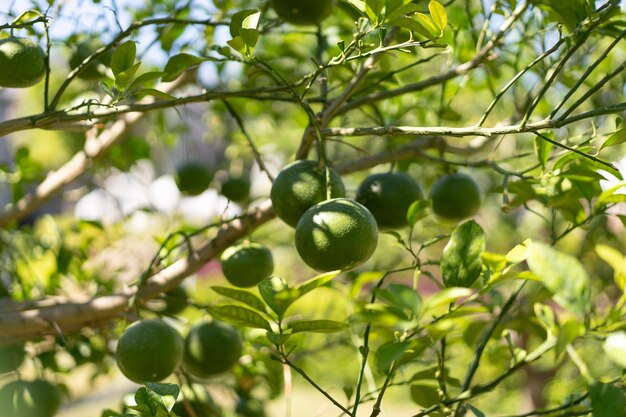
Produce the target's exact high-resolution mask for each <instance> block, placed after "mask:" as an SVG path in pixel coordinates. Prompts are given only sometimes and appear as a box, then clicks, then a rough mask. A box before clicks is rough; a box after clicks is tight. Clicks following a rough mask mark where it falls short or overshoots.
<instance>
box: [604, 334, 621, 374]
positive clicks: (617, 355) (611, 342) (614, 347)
mask: <svg viewBox="0 0 626 417" xmlns="http://www.w3.org/2000/svg"><path fill="white" fill-rule="evenodd" d="M603 347H604V352H605V353H606V356H608V357H609V359H610V360H611V361H612V362H614V363H615V364H616V365H619V366H621V367H622V368H624V369H626V332H615V333H611V334H610V335H609V336H608V337H607V338H606V340H605V341H604V346H603Z"/></svg>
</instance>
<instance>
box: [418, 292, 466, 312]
mask: <svg viewBox="0 0 626 417" xmlns="http://www.w3.org/2000/svg"><path fill="white" fill-rule="evenodd" d="M473 293H474V291H472V290H470V289H469V288H461V287H454V288H446V289H445V290H442V291H440V292H438V293H437V294H434V295H433V296H432V297H430V298H429V299H427V300H426V302H424V307H423V308H422V311H424V312H426V311H430V310H432V309H433V308H435V307H439V306H442V305H448V304H450V303H451V302H453V301H455V300H457V299H459V298H464V297H469V296H470V295H472V294H473Z"/></svg>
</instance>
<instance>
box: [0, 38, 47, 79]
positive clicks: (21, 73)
mask: <svg viewBox="0 0 626 417" xmlns="http://www.w3.org/2000/svg"><path fill="white" fill-rule="evenodd" d="M45 72H46V54H45V52H44V51H43V49H41V47H40V46H39V45H38V44H37V43H36V42H35V41H33V40H32V39H29V38H16V37H10V38H6V39H2V40H0V87H13V88H24V87H30V86H32V85H35V84H37V83H38V82H39V81H41V79H42V78H43V76H44V74H45Z"/></svg>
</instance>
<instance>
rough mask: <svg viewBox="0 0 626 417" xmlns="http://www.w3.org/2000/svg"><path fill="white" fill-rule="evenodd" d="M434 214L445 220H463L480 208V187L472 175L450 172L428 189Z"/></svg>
mask: <svg viewBox="0 0 626 417" xmlns="http://www.w3.org/2000/svg"><path fill="white" fill-rule="evenodd" d="M430 199H431V200H432V203H433V211H434V212H435V214H436V215H438V216H440V217H442V218H444V219H447V220H454V221H458V220H463V219H465V218H467V217H471V216H473V215H474V214H476V212H477V211H478V209H479V208H480V189H479V188H478V184H476V182H475V181H474V180H473V179H472V177H470V176H468V175H465V174H460V173H456V174H452V175H446V176H444V177H441V178H439V179H438V180H437V181H435V183H434V184H433V186H432V188H431V189H430Z"/></svg>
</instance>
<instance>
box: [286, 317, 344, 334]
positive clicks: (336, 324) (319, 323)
mask: <svg viewBox="0 0 626 417" xmlns="http://www.w3.org/2000/svg"><path fill="white" fill-rule="evenodd" d="M347 327H348V324H347V323H344V322H340V321H334V320H296V321H292V322H290V323H289V324H288V325H287V329H291V330H292V331H293V333H303V332H311V333H334V332H339V331H341V330H345V329H346V328H347Z"/></svg>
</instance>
